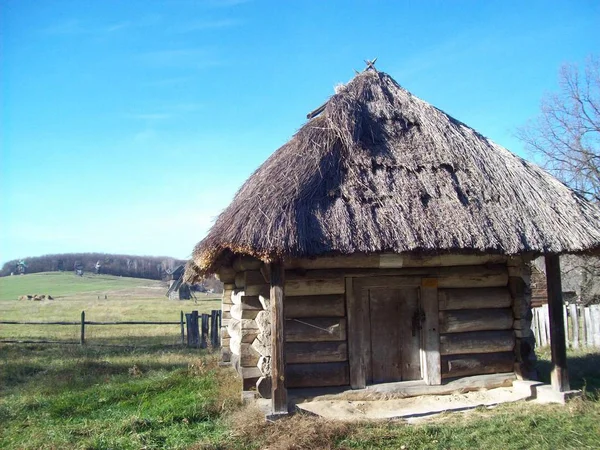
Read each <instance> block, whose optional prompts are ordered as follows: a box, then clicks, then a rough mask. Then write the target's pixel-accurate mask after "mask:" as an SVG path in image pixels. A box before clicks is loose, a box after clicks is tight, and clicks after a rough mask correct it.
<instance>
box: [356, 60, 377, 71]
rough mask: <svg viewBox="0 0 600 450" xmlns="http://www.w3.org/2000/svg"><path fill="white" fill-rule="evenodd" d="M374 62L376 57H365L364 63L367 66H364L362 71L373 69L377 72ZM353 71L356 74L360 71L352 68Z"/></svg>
mask: <svg viewBox="0 0 600 450" xmlns="http://www.w3.org/2000/svg"><path fill="white" fill-rule="evenodd" d="M375 62H377V58H374V59H365V64H366V65H367V67H365V70H363V72H366V71H367V70H369V69H371V70H374V71H375V72H377V69H376V68H375ZM354 73H355V74H356V75H358V74H359V73H360V72H359V71H358V70H356V69H354Z"/></svg>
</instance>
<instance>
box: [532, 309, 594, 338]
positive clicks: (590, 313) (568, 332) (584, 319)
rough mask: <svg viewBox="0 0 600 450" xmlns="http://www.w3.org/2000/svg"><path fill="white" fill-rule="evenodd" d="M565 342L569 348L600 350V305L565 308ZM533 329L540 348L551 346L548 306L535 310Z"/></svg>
mask: <svg viewBox="0 0 600 450" xmlns="http://www.w3.org/2000/svg"><path fill="white" fill-rule="evenodd" d="M563 317H564V319H565V341H566V344H567V347H571V348H581V347H597V348H600V305H591V306H586V307H583V306H579V305H575V304H570V305H568V306H563ZM531 328H532V330H533V335H534V336H535V342H536V344H537V345H538V347H544V346H546V345H550V318H549V316H548V305H542V306H540V307H538V308H533V317H532V320H531Z"/></svg>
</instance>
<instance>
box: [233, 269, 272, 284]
mask: <svg viewBox="0 0 600 450" xmlns="http://www.w3.org/2000/svg"><path fill="white" fill-rule="evenodd" d="M263 284H266V282H265V279H264V277H263V275H262V273H261V272H260V270H247V271H245V272H238V273H236V274H235V285H236V286H237V287H238V288H241V289H244V288H245V287H246V286H253V285H263Z"/></svg>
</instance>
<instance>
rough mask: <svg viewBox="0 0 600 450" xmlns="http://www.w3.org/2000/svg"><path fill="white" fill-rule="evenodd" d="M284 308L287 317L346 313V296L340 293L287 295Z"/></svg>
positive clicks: (336, 315) (340, 315) (327, 315)
mask: <svg viewBox="0 0 600 450" xmlns="http://www.w3.org/2000/svg"><path fill="white" fill-rule="evenodd" d="M283 309H284V313H285V318H286V319H293V318H302V317H344V316H345V315H346V306H345V302H344V296H343V295H340V294H338V295H302V296H297V297H287V298H286V299H285V304H284V307H283Z"/></svg>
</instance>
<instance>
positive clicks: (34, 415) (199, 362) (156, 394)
mask: <svg viewBox="0 0 600 450" xmlns="http://www.w3.org/2000/svg"><path fill="white" fill-rule="evenodd" d="M0 345H1V344H0ZM0 354H1V355H2V368H1V370H0V378H1V382H2V383H1V385H2V388H1V390H0V393H1V399H0V430H1V432H0V448H15V449H17V448H18V449H28V448H31V449H42V448H98V449H100V448H103V449H105V448H123V449H128V448H131V449H139V448H147V449H151V448H186V447H188V446H190V445H191V444H193V443H197V442H199V441H202V442H220V441H223V440H224V437H223V436H224V434H225V433H226V432H227V430H226V427H225V424H224V422H223V420H222V419H221V415H222V413H223V412H224V411H226V410H228V409H230V408H232V407H233V406H235V405H236V403H237V401H238V399H239V391H238V389H239V387H238V386H237V383H236V381H235V380H234V379H233V378H232V376H233V375H232V374H231V373H225V372H222V371H219V368H218V366H217V364H216V362H215V360H216V355H207V354H205V353H200V352H199V351H197V350H184V349H178V350H168V351H163V350H160V349H155V350H137V351H136V350H134V351H132V350H123V349H106V348H103V349H93V348H90V349H88V348H83V349H82V348H79V347H75V348H72V347H64V346H63V347H58V346H43V347H42V346H30V345H28V346H12V345H5V346H0Z"/></svg>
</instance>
